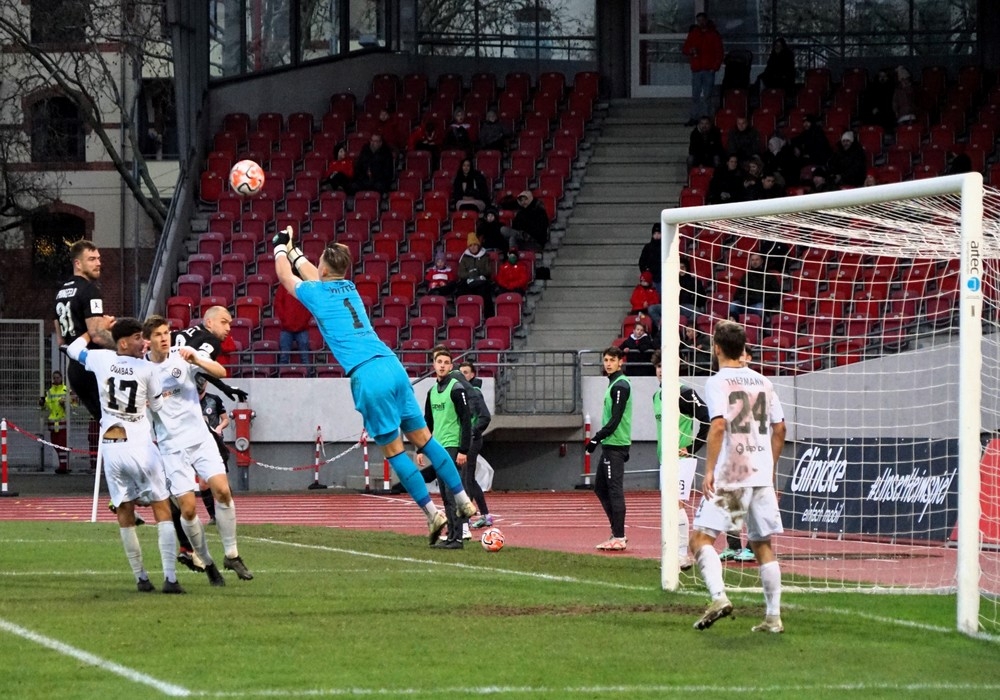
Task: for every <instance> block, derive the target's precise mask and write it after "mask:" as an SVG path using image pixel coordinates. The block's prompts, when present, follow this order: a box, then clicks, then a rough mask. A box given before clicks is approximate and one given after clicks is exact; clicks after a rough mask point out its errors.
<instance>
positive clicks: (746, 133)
mask: <svg viewBox="0 0 1000 700" xmlns="http://www.w3.org/2000/svg"><path fill="white" fill-rule="evenodd" d="M726 152H727V153H728V154H729V155H735V156H739V159H740V160H741V161H743V160H748V159H750V158H753V157H754V156H759V155H762V154H763V152H764V149H763V146H762V145H761V139H760V132H759V131H757V129H756V127H754V126H752V125H751V124H750V120H749V119H747V118H746V117H736V124H734V125H733V128H732V129H730V130H729V134H728V135H727V136H726Z"/></svg>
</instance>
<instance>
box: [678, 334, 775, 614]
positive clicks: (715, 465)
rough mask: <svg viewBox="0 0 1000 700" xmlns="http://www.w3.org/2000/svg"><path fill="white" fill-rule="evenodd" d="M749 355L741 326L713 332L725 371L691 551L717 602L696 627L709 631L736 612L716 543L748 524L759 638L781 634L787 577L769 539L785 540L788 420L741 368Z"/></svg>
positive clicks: (762, 383) (711, 395) (767, 384)
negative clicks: (759, 603)
mask: <svg viewBox="0 0 1000 700" xmlns="http://www.w3.org/2000/svg"><path fill="white" fill-rule="evenodd" d="M745 347H746V331H745V330H744V329H743V326H741V325H740V324H738V323H735V322H733V321H720V322H719V323H718V325H716V326H715V335H714V338H713V351H714V353H715V357H716V358H717V359H718V361H719V371H718V372H717V373H716V374H715V375H713V376H712V377H710V378H709V379H708V381H706V382H705V401H706V403H707V404H708V414H709V416H711V419H712V423H711V427H710V428H709V431H708V442H707V444H708V452H707V455H706V464H705V479H704V480H703V482H702V492H703V497H702V501H701V504H700V505H699V506H698V510H697V511H696V512H695V516H694V523H693V524H692V532H691V551H692V552H694V554H695V557H696V559H697V561H698V569H699V570H700V571H701V576H702V578H703V579H704V581H705V585H706V586H707V588H708V592H709V594H710V595H711V596H712V602H711V603H710V604H709V606H708V608H707V609H706V610H705V613H704V614H703V615H702V616H701V617H700V618H699V619H698V621H697V622H695V623H694V627H695V629H699V630H703V629H708V628H709V627H711V626H712V624H713V623H714V622H715V621H716V620H719V619H722V618H723V617H726V616H727V615H730V614H731V613H732V612H733V604H732V603H731V602H730V601H729V597H728V596H727V595H726V586H725V582H724V580H723V577H722V563H721V562H720V561H719V556H718V555H717V554H716V552H715V547H714V546H713V543H714V542H715V540H716V538H717V537H718V536H719V535H720V534H722V533H724V532H729V531H731V530H736V531H739V529H740V527H741V525H742V523H743V520H744V519H746V524H747V539H748V540H749V542H750V548H751V549H752V550H753V553H754V555H755V556H756V558H757V561H758V562H759V563H760V582H761V586H762V587H763V589H764V603H765V605H766V607H767V612H766V616H765V618H764V621H763V622H761V623H760V624H759V625H755V626H754V627H753V631H755V632H783V631H784V627H783V625H782V622H781V569H780V568H779V566H778V560H777V558H776V557H775V555H774V550H773V549H772V548H771V536H772V535H777V534H780V533H781V532H783V530H782V527H781V514H780V513H779V512H778V498H777V495H776V493H775V490H774V477H775V471H776V470H775V467H776V466H777V464H778V458H779V457H780V456H781V448H782V447H783V446H784V444H785V415H784V413H783V412H782V410H781V403H780V402H779V401H778V397H777V395H776V394H775V392H774V387H773V385H772V384H771V380H769V379H768V378H767V377H765V376H763V375H762V374H760V373H758V372H755V371H754V370H752V369H750V368H749V367H746V366H744V364H743V363H742V362H741V358H742V357H743V351H744V348H745Z"/></svg>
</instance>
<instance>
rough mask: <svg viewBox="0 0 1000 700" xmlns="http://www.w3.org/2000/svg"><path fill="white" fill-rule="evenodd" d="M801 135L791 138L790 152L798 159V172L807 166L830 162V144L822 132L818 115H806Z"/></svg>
mask: <svg viewBox="0 0 1000 700" xmlns="http://www.w3.org/2000/svg"><path fill="white" fill-rule="evenodd" d="M802 124H803V127H804V128H803V129H802V133H801V134H798V135H796V136H795V137H794V138H792V151H793V152H794V154H795V157H796V158H797V159H798V170H801V169H802V168H803V167H805V166H807V165H826V162H827V161H828V160H830V155H831V149H830V142H829V141H828V140H827V138H826V134H825V133H824V132H823V125H822V123H820V119H819V116H818V115H815V114H809V115H806V117H805V119H804V120H803V122H802Z"/></svg>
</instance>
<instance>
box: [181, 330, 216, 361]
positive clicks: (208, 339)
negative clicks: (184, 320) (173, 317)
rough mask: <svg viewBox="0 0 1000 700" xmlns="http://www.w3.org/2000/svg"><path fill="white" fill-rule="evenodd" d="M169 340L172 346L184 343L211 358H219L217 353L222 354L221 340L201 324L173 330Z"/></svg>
mask: <svg viewBox="0 0 1000 700" xmlns="http://www.w3.org/2000/svg"><path fill="white" fill-rule="evenodd" d="M171 340H172V342H173V345H174V347H180V346H182V345H186V346H188V347H190V348H194V349H195V350H197V351H198V352H201V353H203V354H205V355H208V356H209V357H210V358H211V359H213V360H217V359H219V355H220V354H222V341H220V340H219V339H218V338H216V337H215V336H214V335H212V334H211V333H210V332H209V330H208V329H207V328H205V326H204V325H202V324H198V325H197V326H192V327H191V328H187V329H185V330H183V331H174V332H173V333H172V334H171Z"/></svg>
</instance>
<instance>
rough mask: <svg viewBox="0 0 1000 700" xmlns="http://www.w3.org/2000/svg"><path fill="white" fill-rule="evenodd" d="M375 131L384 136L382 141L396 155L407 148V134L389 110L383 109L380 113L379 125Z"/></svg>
mask: <svg viewBox="0 0 1000 700" xmlns="http://www.w3.org/2000/svg"><path fill="white" fill-rule="evenodd" d="M375 129H376V131H378V133H380V134H382V141H383V142H384V143H385V145H386V146H388V147H389V148H391V149H392V150H393V151H395V152H396V153H399V152H400V151H402V150H403V149H404V148H406V137H407V134H406V132H405V131H404V130H403V127H402V126H400V124H399V120H398V119H396V116H395V115H394V114H392V113H391V112H389V110H388V108H386V107H383V108H382V109H380V110H379V111H378V124H377V125H376V126H375Z"/></svg>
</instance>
